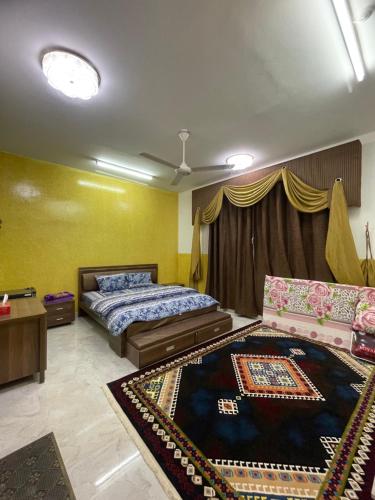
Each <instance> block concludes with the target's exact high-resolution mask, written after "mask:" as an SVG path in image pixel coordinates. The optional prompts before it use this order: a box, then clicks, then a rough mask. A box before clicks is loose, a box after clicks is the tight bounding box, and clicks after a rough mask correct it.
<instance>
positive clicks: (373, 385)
mask: <svg viewBox="0 0 375 500" xmlns="http://www.w3.org/2000/svg"><path fill="white" fill-rule="evenodd" d="M106 393H107V396H108V398H109V400H110V402H111V404H112V406H113V408H114V409H115V411H116V412H117V414H118V415H119V418H120V419H121V420H122V422H123V423H124V425H125V427H126V428H127V429H128V431H129V432H130V433H131V434H132V436H133V438H134V439H135V440H136V442H137V444H138V446H139V448H140V450H141V452H142V453H143V454H144V456H145V459H146V460H147V462H148V463H149V465H150V467H151V468H152V469H153V470H154V472H155V473H156V475H157V476H158V478H159V480H160V482H161V483H162V485H163V486H164V487H165V489H166V491H167V493H168V494H169V496H170V497H174V498H180V497H182V498H186V499H197V498H211V499H212V498H223V499H231V498H242V499H246V500H253V499H259V500H271V499H272V500H286V499H288V500H294V499H299V500H301V499H313V498H324V499H331V498H336V497H339V496H341V495H342V496H345V498H350V499H366V500H368V499H370V498H371V488H372V482H373V475H374V470H375V446H374V444H373V443H374V438H375V404H374V396H375V371H371V369H370V368H368V367H367V366H365V365H364V364H361V363H359V362H358V361H356V360H354V359H353V358H351V357H350V356H349V355H348V354H346V353H345V352H343V351H339V350H336V349H332V348H330V347H326V346H323V345H320V344H318V343H316V342H313V341H309V340H306V339H304V338H300V337H296V336H293V335H288V334H284V333H281V332H279V331H277V330H274V329H271V328H269V327H265V326H262V325H259V324H258V325H256V326H251V327H245V328H243V329H241V330H238V331H237V332H232V333H230V334H227V335H225V336H223V337H221V338H220V340H219V341H217V342H215V343H211V344H206V345H205V346H203V347H202V348H200V349H199V350H195V351H193V350H192V351H189V352H187V353H184V355H183V356H180V357H178V356H176V357H175V358H172V359H171V360H168V362H167V363H165V364H160V365H154V366H153V367H152V368H148V369H147V368H146V369H144V370H141V371H139V372H136V373H135V374H133V375H130V376H127V377H124V378H123V379H120V380H117V381H115V382H112V383H110V384H108V388H107V389H106Z"/></svg>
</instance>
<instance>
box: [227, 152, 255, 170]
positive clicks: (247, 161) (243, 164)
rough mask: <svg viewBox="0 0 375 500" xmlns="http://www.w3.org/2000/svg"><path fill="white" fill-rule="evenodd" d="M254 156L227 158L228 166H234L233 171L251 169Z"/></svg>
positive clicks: (242, 155) (244, 155) (241, 155)
mask: <svg viewBox="0 0 375 500" xmlns="http://www.w3.org/2000/svg"><path fill="white" fill-rule="evenodd" d="M253 161H254V156H253V155H249V154H240V155H232V156H229V158H227V165H233V167H232V170H244V169H245V168H248V167H251V165H252V164H253Z"/></svg>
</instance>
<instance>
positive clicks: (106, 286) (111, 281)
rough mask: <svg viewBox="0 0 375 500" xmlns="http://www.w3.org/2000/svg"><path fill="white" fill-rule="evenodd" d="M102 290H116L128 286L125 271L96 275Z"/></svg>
mask: <svg viewBox="0 0 375 500" xmlns="http://www.w3.org/2000/svg"><path fill="white" fill-rule="evenodd" d="M95 279H96V281H97V283H98V286H99V290H100V291H101V292H115V291H116V290H123V289H124V288H126V287H127V285H126V279H125V273H120V274H104V275H102V276H95Z"/></svg>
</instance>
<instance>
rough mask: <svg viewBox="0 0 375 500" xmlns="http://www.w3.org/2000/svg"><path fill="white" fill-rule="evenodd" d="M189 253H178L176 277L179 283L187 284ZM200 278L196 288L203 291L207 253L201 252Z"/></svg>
mask: <svg viewBox="0 0 375 500" xmlns="http://www.w3.org/2000/svg"><path fill="white" fill-rule="evenodd" d="M190 259H191V254H190V253H179V254H178V279H177V281H178V282H179V283H184V284H185V286H189V274H190ZM201 263H202V276H203V278H202V280H201V281H200V282H199V283H198V290H199V291H200V292H201V293H204V291H205V289H206V279H207V265H208V255H207V254H202V260H201Z"/></svg>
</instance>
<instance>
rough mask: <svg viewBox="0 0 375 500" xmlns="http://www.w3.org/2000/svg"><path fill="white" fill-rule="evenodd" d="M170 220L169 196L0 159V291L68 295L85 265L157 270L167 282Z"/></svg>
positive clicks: (173, 273)
mask: <svg viewBox="0 0 375 500" xmlns="http://www.w3.org/2000/svg"><path fill="white" fill-rule="evenodd" d="M79 181H84V182H89V183H90V182H91V183H95V184H97V185H99V186H100V185H102V186H107V187H112V188H116V189H121V190H123V192H121V193H119V192H109V191H106V190H104V189H99V188H98V187H89V186H87V185H86V186H85V185H80V184H79ZM177 213H178V197H177V194H176V193H172V192H168V191H162V190H159V189H154V188H149V187H147V186H144V185H141V184H136V183H132V182H124V181H120V180H117V179H115V178H111V177H104V176H102V175H97V174H92V173H88V172H83V171H80V170H77V169H73V168H69V167H65V166H61V165H56V164H52V163H46V162H42V161H37V160H31V159H28V158H22V157H19V156H14V155H11V154H8V153H1V152H0V219H2V228H1V229H0V290H2V289H8V288H21V287H25V286H34V287H35V288H36V289H37V293H38V296H39V297H42V296H43V295H44V294H46V293H49V292H52V293H53V292H56V291H59V290H69V291H73V292H74V293H75V294H76V293H77V268H78V267H81V266H91V265H115V264H144V263H157V264H159V281H160V282H171V281H175V280H176V278H177V251H178V250H177V248H178V242H177V238H178V236H177V224H178V220H177V217H178V216H177Z"/></svg>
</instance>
